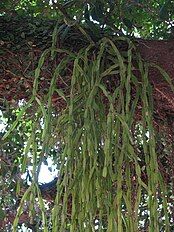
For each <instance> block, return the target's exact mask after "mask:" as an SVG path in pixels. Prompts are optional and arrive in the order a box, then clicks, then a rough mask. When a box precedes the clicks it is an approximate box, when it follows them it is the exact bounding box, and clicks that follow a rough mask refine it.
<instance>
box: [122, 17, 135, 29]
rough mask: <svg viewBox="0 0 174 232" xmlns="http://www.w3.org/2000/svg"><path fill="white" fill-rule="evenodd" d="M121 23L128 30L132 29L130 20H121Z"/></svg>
mask: <svg viewBox="0 0 174 232" xmlns="http://www.w3.org/2000/svg"><path fill="white" fill-rule="evenodd" d="M123 23H124V25H125V26H126V27H127V28H128V29H132V28H133V23H132V22H131V20H130V19H127V18H123Z"/></svg>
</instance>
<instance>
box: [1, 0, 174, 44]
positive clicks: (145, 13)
mask: <svg viewBox="0 0 174 232" xmlns="http://www.w3.org/2000/svg"><path fill="white" fill-rule="evenodd" d="M1 5H2V7H1V8H2V10H3V11H2V13H3V14H9V13H10V12H11V13H15V14H18V15H21V16H22V15H25V16H26V15H28V16H31V17H33V16H34V17H38V18H43V17H45V18H54V19H58V20H59V22H61V21H64V20H65V22H66V23H67V24H68V25H73V24H76V23H78V24H80V25H81V26H82V25H83V26H85V27H87V28H88V29H89V30H90V31H91V33H92V34H95V35H96V37H100V33H102V34H103V33H106V34H110V35H111V34H126V35H130V36H137V35H138V36H140V37H144V38H155V39H156V38H173V34H172V33H173V20H174V2H173V0H167V1H164V0H160V1H156V0H150V1H149V0H148V1H147V0H145V1H136V0H132V1H125V0H124V1H112V0H110V1H104V0H100V1H96V0H91V1H89V2H86V1H82V0H78V1H77V0H76V1H63V0H62V1H58V2H57V3H55V2H54V1H48V0H47V1H42V0H33V1H28V0H17V1H6V0H5V1H4V0H3V1H1Z"/></svg>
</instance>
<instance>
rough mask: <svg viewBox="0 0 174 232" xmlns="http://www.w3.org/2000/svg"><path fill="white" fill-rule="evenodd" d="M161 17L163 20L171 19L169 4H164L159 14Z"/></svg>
mask: <svg viewBox="0 0 174 232" xmlns="http://www.w3.org/2000/svg"><path fill="white" fill-rule="evenodd" d="M159 17H160V19H161V20H167V19H168V18H169V10H168V6H167V4H164V5H163V6H162V7H161V9H160V12H159Z"/></svg>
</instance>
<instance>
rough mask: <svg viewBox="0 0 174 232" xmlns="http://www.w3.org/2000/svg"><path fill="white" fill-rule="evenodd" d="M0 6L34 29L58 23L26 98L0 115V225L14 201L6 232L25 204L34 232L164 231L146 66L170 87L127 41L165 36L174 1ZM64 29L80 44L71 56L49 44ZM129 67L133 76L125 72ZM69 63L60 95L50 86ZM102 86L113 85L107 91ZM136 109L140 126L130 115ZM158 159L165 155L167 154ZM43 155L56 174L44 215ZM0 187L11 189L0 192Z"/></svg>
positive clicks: (168, 222) (166, 221) (165, 196)
mask: <svg viewBox="0 0 174 232" xmlns="http://www.w3.org/2000/svg"><path fill="white" fill-rule="evenodd" d="M1 4H2V6H3V13H2V14H5V16H3V17H7V18H8V14H14V15H15V16H16V18H18V17H19V15H20V17H21V18H24V15H27V16H25V17H26V18H27V17H28V16H29V17H31V18H33V23H32V24H30V27H31V28H33V32H35V22H36V23H39V22H41V21H42V20H41V19H42V17H45V18H52V19H56V20H58V23H57V25H56V27H55V29H54V32H53V39H52V45H51V46H48V48H47V49H46V50H45V51H44V52H43V53H42V55H41V57H40V59H39V61H38V66H37V68H36V69H35V72H34V74H33V76H34V84H33V89H32V94H31V96H30V99H29V100H28V101H27V102H24V104H23V106H22V107H20V108H19V109H17V110H10V109H9V111H8V110H7V111H6V112H4V117H5V118H7V120H8V121H7V124H8V126H7V128H6V131H5V132H2V133H1V137H2V138H1V151H3V154H2V157H1V159H2V162H1V182H0V184H1V187H2V188H1V190H0V191H1V193H2V194H1V196H2V197H1V198H0V200H1V207H0V219H3V218H4V217H5V210H6V208H7V205H9V208H10V207H11V208H12V206H13V204H14V202H15V207H17V206H18V210H17V213H16V217H15V220H14V221H13V231H14V232H15V231H18V228H19V227H18V224H19V222H20V216H21V215H22V214H23V213H24V211H25V207H27V212H28V218H29V221H30V225H34V223H35V222H36V227H35V230H36V228H37V230H38V231H45V232H47V231H50V227H51V230H52V231H53V232H54V231H55V232H57V231H60V232H61V231H62V232H65V231H70V232H75V231H80V232H83V231H89V232H90V231H107V232H112V231H114V232H115V231H118V232H122V231H126V232H136V231H138V230H141V229H145V228H148V230H149V231H150V232H154V231H166V232H169V231H170V229H171V228H172V213H171V211H170V210H169V206H170V202H169V200H170V194H171V192H172V185H171V184H170V185H167V184H166V182H165V181H164V176H163V175H162V173H161V172H159V165H158V162H159V157H158V156H160V155H161V154H163V153H164V151H162V152H161V151H160V152H158V145H159V144H160V145H161V144H164V145H165V146H166V144H167V142H166V141H165V136H163V137H162V138H160V139H159V136H158V135H157V133H156V131H155V128H154V127H153V111H154V106H153V99H152V86H151V84H150V83H149V79H148V74H149V69H150V67H152V66H153V67H155V68H156V69H157V70H158V71H160V73H161V74H162V76H163V78H164V81H166V82H167V83H168V84H169V85H170V87H171V89H172V90H173V88H174V87H173V84H172V82H171V79H170V78H169V76H168V75H167V73H166V72H165V71H164V70H162V69H161V68H160V67H158V66H157V65H154V64H147V63H146V62H144V61H143V60H142V59H141V57H140V55H139V54H138V52H137V51H136V47H135V46H134V44H133V42H132V41H131V40H130V39H129V38H127V37H131V36H136V35H137V34H138V35H139V36H141V37H144V38H169V37H171V36H172V35H171V27H173V25H172V23H173V20H174V11H173V8H172V6H173V1H154V0H153V1H152V0H151V1H117V2H116V1H112V0H110V1H107V2H106V1H104V0H100V1H96V0H91V1H89V2H86V1H58V2H57V3H53V4H49V2H48V1H41V0H38V1H37V0H36V1H27V0H21V1H13V2H12V3H11V2H10V1H2V2H1ZM12 8H14V10H12ZM20 17H19V18H20ZM19 18H18V19H19ZM59 23H60V25H61V26H60V27H59V28H58V26H59ZM72 27H73V28H75V29H78V30H79V31H80V32H81V33H82V34H83V36H84V38H85V39H86V40H87V41H88V43H86V44H85V45H84V46H82V48H81V49H80V50H79V51H78V52H74V53H72V52H71V51H70V49H66V50H65V49H60V48H57V47H56V43H57V39H58V38H60V40H61V41H64V39H65V38H67V37H68V36H69V37H70V36H71V30H70V28H72ZM43 28H44V26H43ZM41 30H42V28H41ZM19 31H20V29H19ZM60 32H61V33H60ZM27 33H30V31H29V32H28V31H27V29H26V31H20V38H17V39H19V40H20V39H24V38H25V37H26V35H28V34H27ZM113 35H117V36H115V37H114V36H113ZM118 35H119V36H118ZM120 35H123V36H122V37H120ZM36 36H37V35H36ZM72 36H75V37H77V35H76V34H75V35H72ZM111 36H112V37H111ZM111 38H112V39H111ZM13 39H16V38H13ZM46 39H47V38H46ZM78 39H79V38H78V37H77V40H78ZM79 41H80V39H79ZM120 43H124V44H125V45H126V47H127V48H126V49H125V50H124V51H121V50H120V49H119V44H120ZM19 49H20V48H19ZM62 55H63V56H62ZM59 56H60V57H63V58H62V59H61V60H60V62H59V63H58V65H57V66H56V67H55V69H54V70H52V72H53V75H52V79H51V81H50V83H49V84H50V85H49V88H48V92H47V94H45V95H44V96H40V95H39V92H38V91H39V83H40V79H41V71H42V68H43V67H44V64H45V62H48V61H49V62H50V61H51V60H53V61H54V60H55V59H56V58H57V57H59ZM135 63H136V64H137V69H138V70H139V76H136V75H135V73H134V64H135ZM69 64H71V73H70V74H69V75H70V80H71V84H70V86H69V88H68V90H69V92H68V94H67V93H65V92H64V90H62V89H61V88H59V86H58V85H57V81H58V80H60V79H61V81H62V80H63V77H64V75H65V73H66V71H65V70H66V69H67V70H68V71H69V69H70V68H69V66H68V65H69ZM67 67H68V68H67ZM32 71H34V70H32ZM108 82H111V85H112V83H114V84H113V87H109V86H108ZM55 92H56V93H57V94H58V96H59V97H60V98H62V99H63V100H64V101H65V105H66V107H65V108H63V109H61V110H60V111H59V112H56V111H55V109H54V106H53V104H52V97H53V94H54V93H55ZM132 93H134V95H132ZM138 108H140V110H139V109H138ZM137 111H139V113H140V114H141V115H142V118H141V120H137V118H136V113H137ZM57 144H58V145H57ZM57 146H59V150H60V152H57V148H56V147H57ZM14 148H15V150H14ZM165 152H166V154H167V155H168V154H169V153H170V152H171V150H170V149H169V150H167V151H165ZM47 157H54V161H55V162H56V163H57V168H58V170H59V179H58V183H57V194H56V198H55V201H54V206H53V210H52V212H51V209H52V208H51V206H50V207H49V213H47V210H46V205H45V202H44V199H43V196H42V193H41V190H40V188H39V183H38V175H39V172H40V168H41V164H42V163H43V162H44V161H45V160H46V158H47ZM9 166H10V168H9ZM31 166H32V171H31V177H30V178H31V179H32V180H31V184H30V185H29V186H28V184H27V177H26V180H24V181H23V182H26V183H25V184H24V183H22V179H21V178H19V175H21V174H24V173H26V172H27V171H28V168H29V167H31ZM143 175H145V178H143ZM3 189H10V190H11V192H10V193H8V194H6V195H5V193H6V191H4V190H3ZM23 189H24V191H23V192H22V190H23ZM21 192H22V195H21ZM18 197H20V198H21V199H20V203H18ZM26 205H27V206H26ZM36 206H37V212H36ZM47 207H48V206H47ZM11 208H10V209H11ZM15 210H16V208H15ZM35 220H36V221H35ZM96 226H97V228H96Z"/></svg>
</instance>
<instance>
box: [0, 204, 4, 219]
mask: <svg viewBox="0 0 174 232" xmlns="http://www.w3.org/2000/svg"><path fill="white" fill-rule="evenodd" d="M4 218H5V212H4V210H3V209H2V206H0V220H3V219H4Z"/></svg>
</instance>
